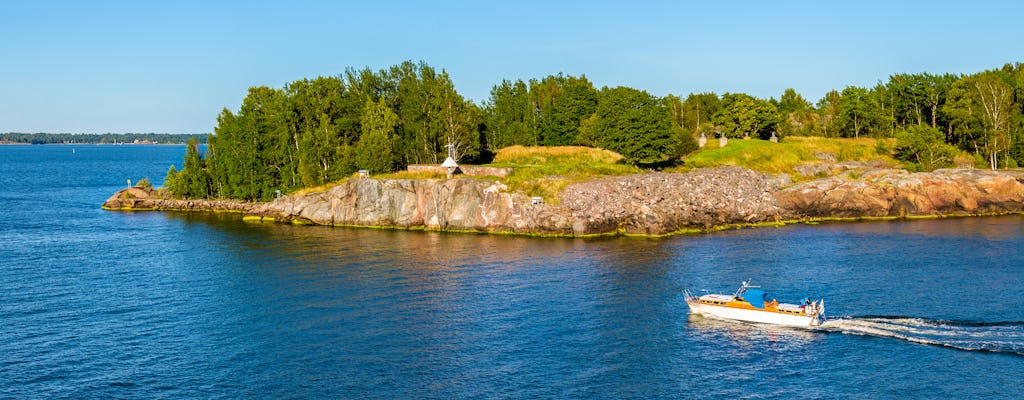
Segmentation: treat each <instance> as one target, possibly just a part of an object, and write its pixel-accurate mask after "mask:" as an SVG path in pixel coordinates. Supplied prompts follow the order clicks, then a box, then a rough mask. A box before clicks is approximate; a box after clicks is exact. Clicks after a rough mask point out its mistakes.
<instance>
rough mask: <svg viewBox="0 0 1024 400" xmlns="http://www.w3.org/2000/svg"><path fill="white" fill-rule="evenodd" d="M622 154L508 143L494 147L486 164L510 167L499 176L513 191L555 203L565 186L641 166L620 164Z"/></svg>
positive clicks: (570, 147)
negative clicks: (510, 171)
mask: <svg viewBox="0 0 1024 400" xmlns="http://www.w3.org/2000/svg"><path fill="white" fill-rule="evenodd" d="M621 160H622V156H621V155H619V154H618V153H615V152H613V151H609V150H602V149H595V148H591V147H581V146H557V147H525V146H510V147H506V148H504V149H501V150H499V151H498V154H496V155H495V156H494V162H493V163H491V164H488V165H487V166H490V167H511V168H513V172H512V174H511V175H509V176H507V177H505V178H500V180H501V182H502V183H504V184H505V185H506V186H508V187H509V190H511V191H514V192H522V193H525V194H526V195H528V196H540V197H543V198H544V201H545V202H547V203H551V204H557V203H559V202H560V201H561V199H559V198H558V194H559V193H561V191H562V189H565V187H566V186H569V185H571V184H574V183H577V182H583V181H586V180H590V179H593V178H597V177H601V176H613V175H629V174H636V173H640V172H641V170H640V169H639V168H637V167H634V166H632V165H626V164H621V163H620V161H621Z"/></svg>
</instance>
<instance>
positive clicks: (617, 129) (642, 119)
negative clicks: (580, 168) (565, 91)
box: [593, 86, 692, 165]
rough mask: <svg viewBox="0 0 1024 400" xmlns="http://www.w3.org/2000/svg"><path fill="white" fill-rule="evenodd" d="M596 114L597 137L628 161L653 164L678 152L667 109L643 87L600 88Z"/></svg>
mask: <svg viewBox="0 0 1024 400" xmlns="http://www.w3.org/2000/svg"><path fill="white" fill-rule="evenodd" d="M596 115H597V120H596V121H595V122H594V123H593V124H594V126H593V129H594V131H595V132H596V134H595V135H594V136H595V137H596V138H597V141H598V142H599V143H600V144H601V146H602V147H605V148H607V149H609V150H612V151H615V152H618V153H619V154H622V156H623V157H624V158H625V160H626V161H627V162H630V163H633V164H637V165H653V164H659V163H663V162H666V161H670V160H673V159H675V158H677V157H679V155H680V141H679V136H678V134H677V133H676V131H674V130H673V129H672V122H671V116H670V115H669V112H668V109H667V108H666V107H665V105H664V104H663V103H661V102H660V101H659V100H658V99H657V98H655V97H654V96H651V95H650V94H648V93H647V92H645V91H640V90H636V89H633V88H627V87H622V86H619V87H616V88H614V89H607V88H605V89H602V91H601V101H600V103H598V105H597V110H596ZM691 139H692V138H691Z"/></svg>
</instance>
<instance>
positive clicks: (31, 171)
mask: <svg viewBox="0 0 1024 400" xmlns="http://www.w3.org/2000/svg"><path fill="white" fill-rule="evenodd" d="M183 153H184V148H183V147H179V146H0V201H2V205H3V206H2V207H0V221H2V222H3V223H2V224H0V259H2V260H3V261H2V266H0V300H2V301H0V322H2V323H3V326H2V327H0V397H29V398H39V397H71V398H83V397H85V398H95V397H130V398H182V397H201V398H210V397H213V398H224V397H227V398H237V397H289V398H292V397H298V398H308V397H313V398H339V397H340V398H364V397H369V398H464V397H482V398H507V397H512V398H524V397H542V398H638V397H639V398H651V397H663V398H666V397H667V398H708V397H711V398H833V397H852V398H879V397H883V398H891V397H899V398H951V397H952V398H963V397H984V398H992V397H996V398H998V397H1005V398H1013V397H1016V396H1019V394H1020V393H1022V392H1024V383H1022V382H1024V380H1022V378H1021V377H1022V376H1024V253H1022V251H1021V249H1022V244H1024V218H1022V217H1020V216H1006V217H991V218H967V219H964V218H958V219H942V220H928V221H900V222H885V223H856V224H823V225H815V226H809V225H798V226H789V227H784V228H779V229H774V228H765V229H747V230H739V231H727V232H719V233H714V234H708V235H699V236H681V237H674V238H669V239H660V240H644V239H617V238H613V239H592V240H579V239H576V240H574V239H531V238H521V237H507V236H487V235H471V234H439V233H427V232H398V231H389V230H369V229H364V230H359V229H340V228H325V227H292V226H286V225H275V224H256V225H254V224H248V223H243V222H241V221H240V220H239V218H238V216H237V215H232V214H205V213H197V214H183V213H155V212H139V213H122V212H107V211H103V210H101V209H99V204H100V203H102V201H103V200H104V199H105V198H106V197H107V196H109V195H110V194H112V193H113V192H114V191H115V190H117V189H118V188H120V187H123V186H124V184H125V180H126V179H129V178H131V179H133V180H134V179H138V178H140V177H143V176H148V177H149V178H150V179H151V180H153V181H154V182H155V183H157V184H159V183H160V181H161V180H162V177H163V175H164V174H165V173H166V170H167V167H168V166H169V165H170V164H172V163H180V159H181V156H182V154H183ZM748 278H752V279H754V280H755V281H756V282H757V283H759V284H761V285H763V286H765V287H766V288H767V289H768V290H769V291H770V293H771V294H772V295H773V296H775V297H778V298H779V299H781V300H788V301H796V300H799V299H800V298H803V297H804V296H811V297H824V298H825V299H826V302H827V306H828V310H829V314H830V316H831V317H832V319H830V320H829V321H828V322H826V324H825V326H824V327H822V328H821V329H817V330H796V329H786V328H778V327H771V326H759V325H752V324H740V323H729V322H720V321H715V320H709V319H703V318H700V317H694V316H690V315H689V313H688V311H687V307H686V304H685V302H684V301H683V298H682V294H681V291H682V290H683V289H684V288H689V289H691V290H700V289H712V290H715V291H726V292H730V291H732V290H734V289H735V286H736V285H738V284H739V282H740V280H743V279H748Z"/></svg>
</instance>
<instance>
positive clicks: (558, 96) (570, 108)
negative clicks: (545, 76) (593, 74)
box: [540, 76, 598, 146]
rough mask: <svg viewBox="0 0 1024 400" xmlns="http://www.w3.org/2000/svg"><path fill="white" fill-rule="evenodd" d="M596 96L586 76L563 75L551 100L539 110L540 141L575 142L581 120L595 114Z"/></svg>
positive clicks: (559, 143)
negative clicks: (565, 76)
mask: <svg viewBox="0 0 1024 400" xmlns="http://www.w3.org/2000/svg"><path fill="white" fill-rule="evenodd" d="M556 81H557V80H556ZM597 97H598V95H597V90H596V89H594V85H592V84H591V83H590V81H588V80H587V77H586V76H581V77H579V78H576V77H572V76H569V77H567V78H564V79H563V80H562V83H561V85H560V87H559V88H558V90H557V92H556V93H555V95H554V96H553V97H552V98H551V102H550V103H548V104H547V107H545V108H544V109H543V110H542V111H541V124H540V144H542V145H544V146H565V145H571V144H575V142H576V137H577V136H578V134H579V127H580V122H581V121H583V120H584V119H586V118H587V117H590V115H591V114H593V113H594V110H595V109H596V108H597V101H598V100H597Z"/></svg>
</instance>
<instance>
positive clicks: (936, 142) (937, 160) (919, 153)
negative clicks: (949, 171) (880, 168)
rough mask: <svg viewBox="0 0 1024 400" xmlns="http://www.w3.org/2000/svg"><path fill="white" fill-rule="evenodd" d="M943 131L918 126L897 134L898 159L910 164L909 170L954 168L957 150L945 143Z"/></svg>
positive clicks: (927, 126)
mask: <svg viewBox="0 0 1024 400" xmlns="http://www.w3.org/2000/svg"><path fill="white" fill-rule="evenodd" d="M944 139H945V137H944V135H943V134H942V132H941V131H939V130H938V129H936V128H933V127H931V126H929V125H924V124H917V125H911V126H909V127H907V130H906V131H903V132H900V133H897V134H896V158H897V159H899V160H902V161H906V162H908V163H910V165H908V168H907V169H910V170H915V171H932V170H935V169H938V168H948V167H951V166H953V159H954V157H956V153H957V149H956V147H953V146H951V145H949V144H946V142H945V141H944Z"/></svg>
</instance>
